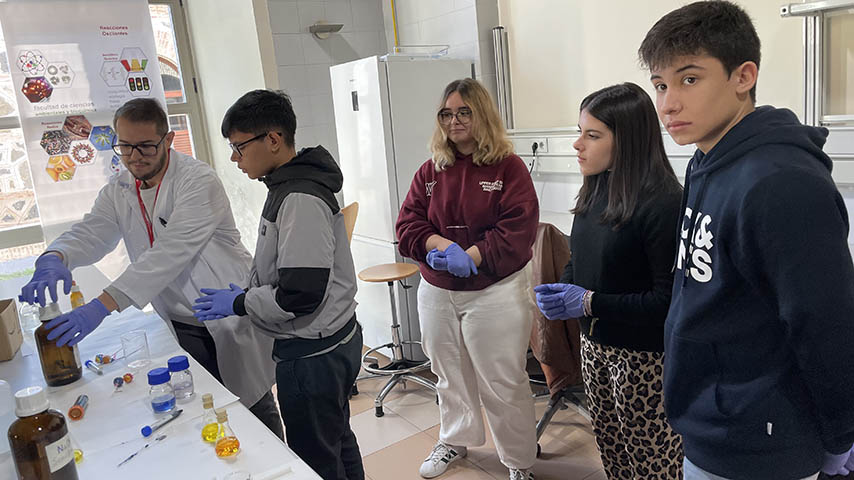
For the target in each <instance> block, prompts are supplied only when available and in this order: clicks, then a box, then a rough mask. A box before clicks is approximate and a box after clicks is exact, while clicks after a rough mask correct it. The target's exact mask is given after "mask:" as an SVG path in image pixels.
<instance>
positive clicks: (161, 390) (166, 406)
mask: <svg viewBox="0 0 854 480" xmlns="http://www.w3.org/2000/svg"><path fill="white" fill-rule="evenodd" d="M148 384H149V385H150V386H151V388H150V389H149V390H148V399H149V401H151V409H152V410H154V413H166V412H171V411H172V409H173V408H175V392H174V391H173V390H172V384H171V383H169V370H168V369H166V368H162V367H161V368H155V369H154V370H151V371H150V372H148Z"/></svg>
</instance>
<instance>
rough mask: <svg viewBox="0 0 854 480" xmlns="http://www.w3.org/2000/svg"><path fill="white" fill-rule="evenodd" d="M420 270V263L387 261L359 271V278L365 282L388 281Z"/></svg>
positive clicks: (399, 278) (396, 279)
mask: <svg viewBox="0 0 854 480" xmlns="http://www.w3.org/2000/svg"><path fill="white" fill-rule="evenodd" d="M417 271H418V265H413V264H411V263H386V264H383V265H374V266H373V267H368V268H366V269H364V270H362V271H361V272H359V279H360V280H362V281H364V282H375V283H388V282H396V281H398V280H403V279H404V278H407V277H410V276H412V275H414V274H415V272H417Z"/></svg>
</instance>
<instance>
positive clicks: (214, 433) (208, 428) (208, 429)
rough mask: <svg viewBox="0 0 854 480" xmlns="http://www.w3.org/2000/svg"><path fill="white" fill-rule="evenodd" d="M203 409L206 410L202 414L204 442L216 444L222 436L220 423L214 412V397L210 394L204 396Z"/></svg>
mask: <svg viewBox="0 0 854 480" xmlns="http://www.w3.org/2000/svg"><path fill="white" fill-rule="evenodd" d="M202 407H203V408H204V409H205V410H204V413H202V440H204V441H206V442H208V443H214V442H216V439H217V438H219V436H220V435H219V423H218V422H217V421H216V412H214V406H213V395H211V394H210V393H206V394H204V395H202Z"/></svg>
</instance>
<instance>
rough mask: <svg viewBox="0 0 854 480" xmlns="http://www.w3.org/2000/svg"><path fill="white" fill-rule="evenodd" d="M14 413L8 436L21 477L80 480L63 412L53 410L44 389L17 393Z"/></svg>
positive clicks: (39, 388)
mask: <svg viewBox="0 0 854 480" xmlns="http://www.w3.org/2000/svg"><path fill="white" fill-rule="evenodd" d="M15 415H17V416H18V419H17V420H15V422H14V423H12V425H11V426H10V427H9V432H8V436H9V446H10V447H11V451H12V458H13V460H14V462H15V469H16V470H17V472H18V478H19V479H26V480H30V479H32V480H78V477H77V466H76V465H75V463H74V450H73V448H72V446H71V436H70V435H69V434H68V425H67V424H66V422H65V417H63V416H62V414H61V413H59V412H58V411H56V410H52V409H50V403H49V402H48V400H47V395H46V394H45V391H44V389H43V388H42V387H29V388H25V389H23V390H19V391H18V392H17V393H15Z"/></svg>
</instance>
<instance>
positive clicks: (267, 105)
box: [220, 90, 297, 147]
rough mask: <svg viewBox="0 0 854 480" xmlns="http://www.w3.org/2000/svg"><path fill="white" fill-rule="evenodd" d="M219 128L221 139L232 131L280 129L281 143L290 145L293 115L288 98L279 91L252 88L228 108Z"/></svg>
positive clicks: (291, 143) (294, 118) (294, 123)
mask: <svg viewBox="0 0 854 480" xmlns="http://www.w3.org/2000/svg"><path fill="white" fill-rule="evenodd" d="M220 131H221V132H222V136H223V137H225V138H228V136H229V135H231V134H232V133H234V132H243V133H251V134H253V135H261V134H262V133H264V132H271V131H276V132H281V133H282V136H283V137H284V138H285V143H286V144H287V145H288V146H291V147H293V146H294V133H296V131H297V117H296V115H295V114H294V107H293V105H291V97H289V96H288V95H287V94H286V93H284V92H282V91H281V90H252V91H251V92H249V93H246V94H245V95H243V96H242V97H240V98H238V99H237V101H236V102H234V105H232V106H231V107H229V108H228V111H227V112H225V117H224V118H223V119H222V127H221V128H220Z"/></svg>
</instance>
